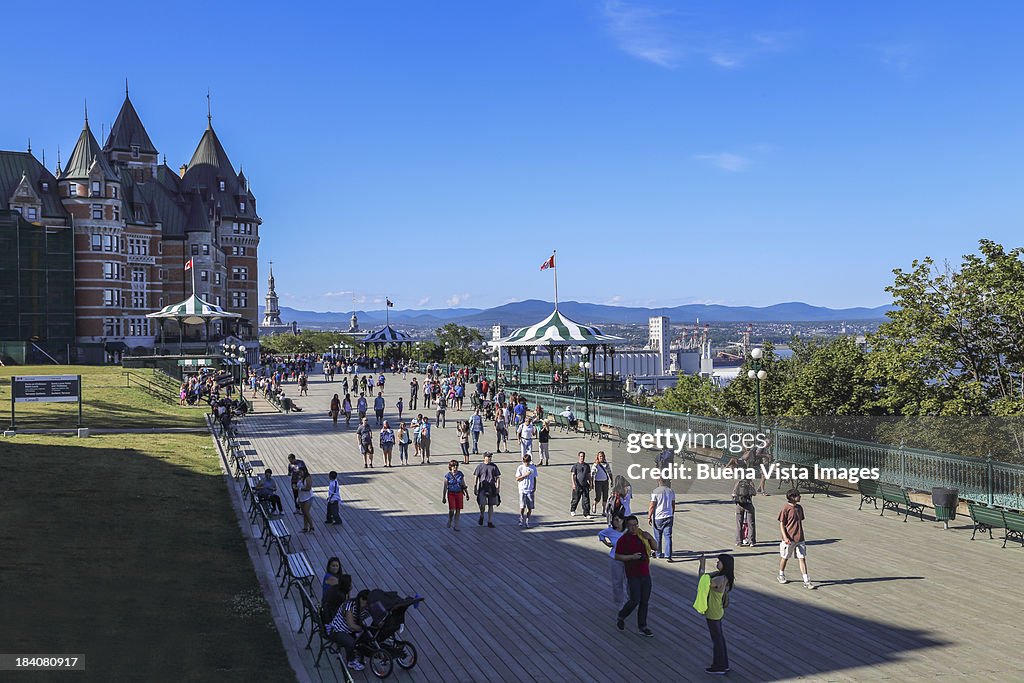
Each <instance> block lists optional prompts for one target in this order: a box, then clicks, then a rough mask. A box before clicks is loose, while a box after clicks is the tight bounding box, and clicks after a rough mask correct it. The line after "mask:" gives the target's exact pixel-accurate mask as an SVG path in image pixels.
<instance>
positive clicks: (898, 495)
mask: <svg viewBox="0 0 1024 683" xmlns="http://www.w3.org/2000/svg"><path fill="white" fill-rule="evenodd" d="M878 494H879V496H881V498H882V511H881V512H880V513H878V516H879V517H881V516H882V515H884V514H885V511H886V510H887V509H888V510H895V511H896V513H897V514H899V511H900V506H901V505H902V506H903V508H904V513H903V521H904V522H906V521H907V517H909V516H910V513H911V512H916V513H917V516H918V518H919V519H920V520H921V521H922V522H923V521H924V505H922V504H921V503H915V502H913V501H912V500H910V496H909V495H907V491H906V489H902V488H900V487H899V486H896V485H895V484H886V483H885V482H882V481H880V482H878Z"/></svg>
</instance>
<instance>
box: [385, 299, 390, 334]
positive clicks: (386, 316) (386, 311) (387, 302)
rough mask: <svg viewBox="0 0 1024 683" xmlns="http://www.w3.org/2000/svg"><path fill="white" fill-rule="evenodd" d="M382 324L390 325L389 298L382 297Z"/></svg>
mask: <svg viewBox="0 0 1024 683" xmlns="http://www.w3.org/2000/svg"><path fill="white" fill-rule="evenodd" d="M384 324H385V325H388V326H389V327H390V326H391V299H389V298H387V297H384Z"/></svg>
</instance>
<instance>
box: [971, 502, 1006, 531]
mask: <svg viewBox="0 0 1024 683" xmlns="http://www.w3.org/2000/svg"><path fill="white" fill-rule="evenodd" d="M968 509H970V511H971V519H973V520H974V522H975V523H976V524H984V525H985V526H990V527H993V528H995V529H1003V528H1005V527H1006V517H1005V516H1004V515H1003V511H1002V510H999V509H996V508H990V507H985V506H984V505H978V504H976V503H970V505H969V506H968Z"/></svg>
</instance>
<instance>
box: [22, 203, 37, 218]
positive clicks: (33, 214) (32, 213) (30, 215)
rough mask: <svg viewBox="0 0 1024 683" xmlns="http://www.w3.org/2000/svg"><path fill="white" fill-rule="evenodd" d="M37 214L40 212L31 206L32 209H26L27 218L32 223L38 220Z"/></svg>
mask: <svg viewBox="0 0 1024 683" xmlns="http://www.w3.org/2000/svg"><path fill="white" fill-rule="evenodd" d="M37 213H38V210H37V209H36V207H34V206H30V207H28V208H26V209H25V218H27V219H28V220H30V221H34V220H35V219H36V217H37V216H36V214H37Z"/></svg>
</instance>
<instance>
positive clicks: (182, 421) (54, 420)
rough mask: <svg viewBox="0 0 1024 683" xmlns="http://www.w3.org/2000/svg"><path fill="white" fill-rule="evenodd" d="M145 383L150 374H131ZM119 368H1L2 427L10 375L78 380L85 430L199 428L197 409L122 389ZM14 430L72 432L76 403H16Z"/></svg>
mask: <svg viewBox="0 0 1024 683" xmlns="http://www.w3.org/2000/svg"><path fill="white" fill-rule="evenodd" d="M130 372H132V374H133V375H135V376H137V377H145V378H148V377H150V376H151V375H152V371H151V370H132V371H130ZM123 373H124V371H123V370H122V369H121V367H120V366H106V367H94V366H86V365H45V366H15V367H10V366H8V367H0V425H4V426H6V425H7V424H9V423H10V408H11V382H10V377H11V376H12V375H82V403H83V405H82V418H83V422H84V424H85V426H86V427H111V428H116V427H194V426H202V425H203V415H202V414H203V411H202V410H201V409H199V408H180V407H178V406H177V405H176V404H172V403H167V402H163V401H158V400H156V399H155V398H153V397H152V396H150V395H149V394H148V393H146V392H145V391H143V390H142V389H138V388H135V387H132V388H131V389H130V390H129V389H126V388H125V377H124V374H123ZM16 410H17V420H18V427H19V428H21V429H44V428H48V427H74V426H75V424H76V423H77V420H78V404H77V403H19V404H18V405H17V407H16Z"/></svg>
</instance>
